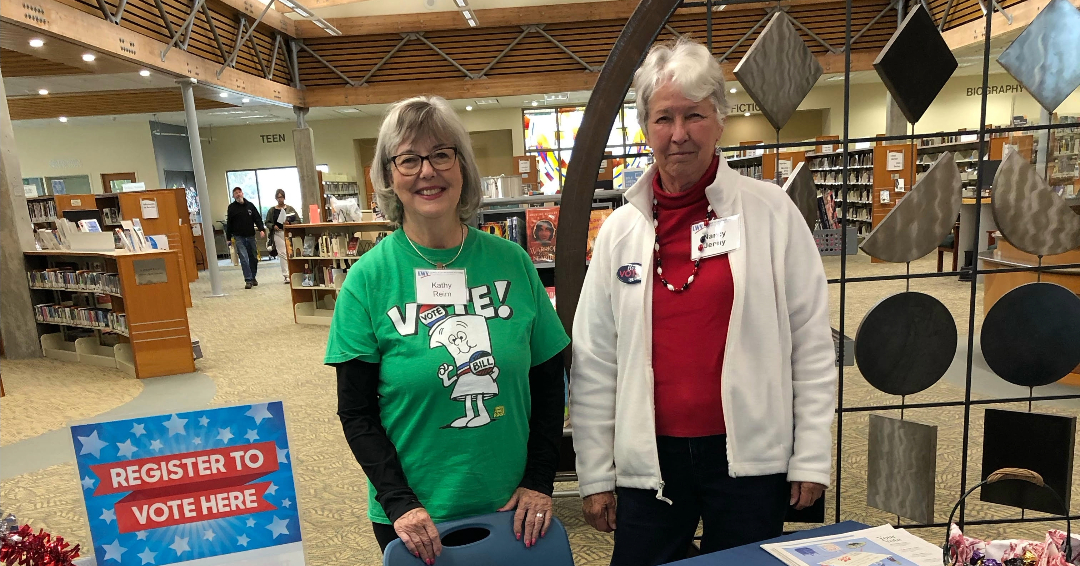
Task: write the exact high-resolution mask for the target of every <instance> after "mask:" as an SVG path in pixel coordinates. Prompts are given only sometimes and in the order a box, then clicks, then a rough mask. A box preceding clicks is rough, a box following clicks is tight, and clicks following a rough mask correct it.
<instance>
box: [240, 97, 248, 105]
mask: <svg viewBox="0 0 1080 566" xmlns="http://www.w3.org/2000/svg"><path fill="white" fill-rule="evenodd" d="M240 102H242V103H244V104H247V103H248V102H251V99H250V98H241V99H240Z"/></svg>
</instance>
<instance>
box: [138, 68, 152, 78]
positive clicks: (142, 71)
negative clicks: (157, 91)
mask: <svg viewBox="0 0 1080 566" xmlns="http://www.w3.org/2000/svg"><path fill="white" fill-rule="evenodd" d="M139 75H140V76H143V77H149V76H150V71H148V70H146V69H143V70H141V71H139Z"/></svg>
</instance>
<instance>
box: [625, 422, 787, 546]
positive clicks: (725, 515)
mask: <svg viewBox="0 0 1080 566" xmlns="http://www.w3.org/2000/svg"><path fill="white" fill-rule="evenodd" d="M656 445H657V449H658V450H659V452H660V473H661V475H662V476H663V478H664V497H665V498H667V499H670V500H671V505H668V504H667V503H665V502H663V501H661V500H659V499H657V498H656V492H655V491H653V490H647V489H629V488H622V487H620V488H617V489H616V497H617V498H618V500H617V507H616V515H615V550H614V552H613V553H612V557H611V564H612V566H655V565H657V564H666V563H668V562H673V561H675V560H681V559H683V558H686V552H687V549H689V547H690V542H691V541H692V540H693V539H694V533H695V531H696V530H697V526H698V520H699V519H701V521H702V522H703V536H702V539H701V551H702V552H703V553H709V552H717V551H720V550H725V549H728V548H732V547H735V546H742V545H744V544H750V543H754V542H758V541H762V540H766V539H770V538H773V537H777V536H780V535H781V534H782V533H783V530H784V516H785V515H786V513H787V508H788V502H789V501H790V497H791V488H790V484H788V481H787V478H786V476H785V474H776V475H769V476H744V477H738V478H732V477H730V476H728V462H727V452H726V446H727V437H726V436H724V435H719V436H705V437H700V438H674V437H666V436H661V437H657V439H656Z"/></svg>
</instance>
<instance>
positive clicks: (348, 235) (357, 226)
mask: <svg viewBox="0 0 1080 566" xmlns="http://www.w3.org/2000/svg"><path fill="white" fill-rule="evenodd" d="M394 228H395V225H394V224H392V223H389V222H322V223H314V224H290V225H288V226H286V227H285V247H286V252H287V253H288V256H289V286H290V287H292V289H291V290H290V291H291V292H290V296H291V297H292V306H293V318H294V320H295V321H296V323H297V324H322V325H327V326H328V325H329V324H330V319H331V318H332V317H333V315H334V303H335V302H336V301H337V294H338V291H339V290H340V289H341V285H342V283H344V281H345V273H346V272H347V271H348V269H349V268H350V267H352V264H353V262H355V261H356V260H358V259H360V256H361V255H363V254H364V252H366V251H367V250H370V249H371V247H372V246H374V245H375V243H376V242H377V241H378V239H379V236H380V234H389V233H390V232H392V231H394ZM305 280H306V282H307V284H306V285H305Z"/></svg>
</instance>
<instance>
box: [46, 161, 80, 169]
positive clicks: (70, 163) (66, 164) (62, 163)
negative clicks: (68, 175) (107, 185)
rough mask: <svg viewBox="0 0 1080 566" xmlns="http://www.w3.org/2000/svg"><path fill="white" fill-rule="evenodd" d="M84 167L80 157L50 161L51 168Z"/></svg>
mask: <svg viewBox="0 0 1080 566" xmlns="http://www.w3.org/2000/svg"><path fill="white" fill-rule="evenodd" d="M79 167H82V161H80V160H78V159H53V160H52V161H49V168H50V169H78V168H79Z"/></svg>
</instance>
